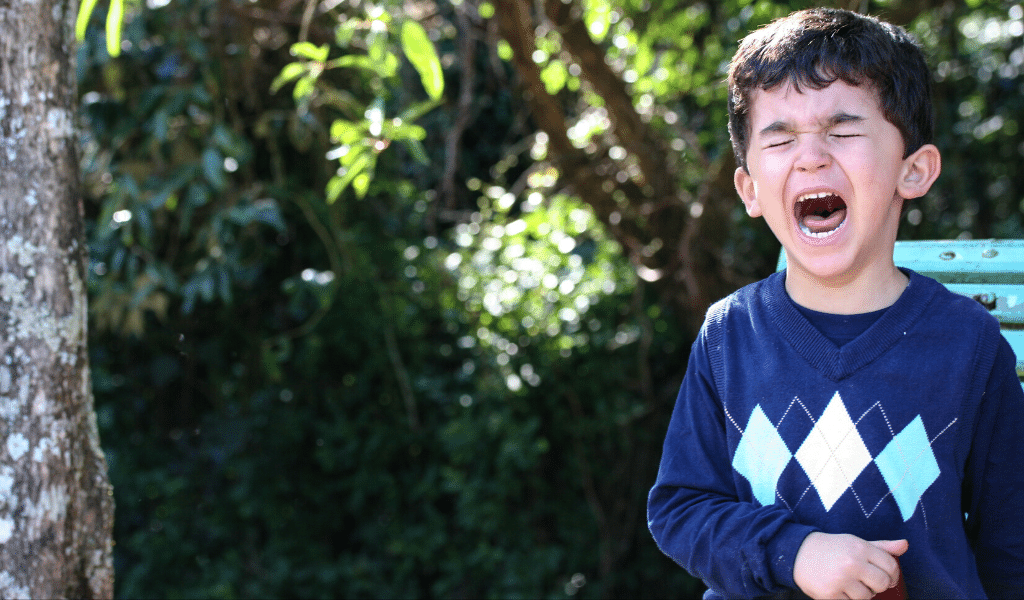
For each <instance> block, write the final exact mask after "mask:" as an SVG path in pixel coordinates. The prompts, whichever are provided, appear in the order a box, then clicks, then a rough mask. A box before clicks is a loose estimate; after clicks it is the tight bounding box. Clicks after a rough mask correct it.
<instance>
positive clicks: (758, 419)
mask: <svg viewBox="0 0 1024 600" xmlns="http://www.w3.org/2000/svg"><path fill="white" fill-rule="evenodd" d="M871 411H878V412H879V413H881V415H882V417H883V419H884V420H885V422H886V424H887V425H888V426H889V434H890V436H891V438H892V439H891V441H890V442H889V443H888V444H887V445H886V446H885V448H884V449H883V450H882V451H881V452H879V453H878V455H877V456H871V454H870V452H869V451H868V448H867V446H866V445H865V444H864V440H863V439H862V437H861V434H860V432H859V431H858V429H857V423H858V422H860V421H861V420H862V419H863V418H864V417H865V416H866V415H867V414H868V413H869V412H871ZM786 418H798V419H799V418H805V419H808V420H809V421H810V424H811V429H810V431H809V432H808V434H807V436H806V438H805V439H804V440H803V442H802V443H801V444H800V445H799V447H797V448H796V449H795V451H793V450H791V449H790V447H789V446H787V444H786V442H785V441H784V440H783V439H782V436H781V435H780V434H779V431H778V425H781V422H782V420H784V419H786ZM729 419H730V420H731V421H732V422H733V425H734V426H735V427H736V428H737V429H738V430H739V431H740V432H741V433H742V437H741V438H740V443H739V444H738V445H737V447H736V452H735V454H734V456H733V461H732V466H733V468H734V469H736V471H737V472H738V473H739V474H740V475H742V476H743V477H745V478H746V479H747V481H749V482H750V486H751V489H752V491H753V494H754V497H755V498H756V499H757V501H758V502H760V503H761V504H762V505H766V506H767V505H770V504H774V503H775V501H776V496H777V491H776V485H777V483H778V481H779V477H781V475H782V472H783V470H785V468H786V466H787V465H788V464H789V463H790V461H792V460H796V462H797V464H799V466H800V467H801V468H802V469H803V470H804V472H805V473H806V474H807V477H808V479H810V481H811V485H810V486H809V487H808V489H806V490H804V493H803V494H802V495H801V496H800V497H799V498H797V499H796V500H795V502H794V501H793V500H792V499H786V498H781V497H780V499H781V500H782V501H783V502H784V503H786V504H787V505H788V506H789V507H790V509H793V508H795V505H796V504H799V503H800V502H803V501H805V496H806V495H807V493H808V492H809V491H810V490H811V489H813V490H814V491H815V492H816V493H817V496H818V498H819V499H820V500H821V503H822V504H823V505H824V507H825V510H826V511H829V510H831V508H832V506H833V505H835V503H836V501H837V500H839V498H840V497H841V496H842V495H843V494H845V493H847V492H849V493H851V494H853V496H854V497H855V499H856V501H857V504H858V505H859V506H860V508H861V511H862V512H863V513H864V516H865V517H870V516H871V514H872V513H874V512H875V509H877V508H878V506H879V505H880V504H881V503H882V502H884V501H885V500H886V499H887V498H892V500H893V501H895V502H896V505H897V506H898V507H899V510H900V514H901V515H902V516H903V520H904V521H906V520H908V519H910V517H911V516H912V515H913V514H914V511H915V509H916V507H917V504H918V501H919V500H920V499H921V495H922V494H924V492H925V490H927V489H928V487H929V486H931V484H932V483H934V482H935V480H936V479H938V477H939V474H940V469H939V464H938V462H937V461H936V460H935V454H934V453H933V452H932V447H931V446H932V443H933V442H934V441H935V439H937V438H938V437H939V436H941V435H942V433H943V432H945V430H946V429H947V428H948V427H949V426H950V425H952V423H949V424H947V425H946V426H945V427H943V428H942V430H941V431H940V432H939V433H938V434H937V435H936V436H935V437H934V438H932V439H929V437H928V432H927V430H926V429H925V426H924V422H923V420H922V418H921V416H920V415H918V416H917V417H916V418H914V420H913V421H911V422H910V423H909V424H908V425H906V426H905V427H904V428H903V429H902V430H900V431H899V432H896V431H894V430H893V429H892V426H891V424H890V423H889V419H888V417H887V416H886V413H885V408H884V406H883V405H882V403H881V402H877V403H875V404H874V405H873V406H871V408H869V409H868V410H867V411H865V413H864V414H863V415H860V416H859V417H858V418H857V420H856V421H855V420H854V419H853V418H852V417H851V416H850V414H849V412H848V411H847V408H846V405H845V404H844V403H843V398H842V396H841V395H840V394H839V392H836V393H835V395H834V396H833V397H832V400H831V401H830V402H829V403H828V406H827V407H826V408H825V410H824V412H823V413H822V414H821V415H817V416H815V415H813V414H811V413H810V411H808V409H807V407H806V406H805V405H804V404H803V402H801V401H800V399H799V398H794V399H793V401H792V402H791V403H790V405H789V407H788V408H787V409H786V411H785V413H784V414H783V416H782V418H781V419H780V420H779V423H776V424H772V422H771V421H770V420H769V419H768V417H767V415H765V412H764V410H763V409H762V408H761V405H760V404H758V405H756V406H755V407H754V410H753V412H752V413H751V415H750V418H749V420H748V421H747V424H746V428H745V429H744V428H740V427H739V425H738V424H737V423H736V421H735V420H733V419H732V416H731V415H729ZM872 462H874V464H875V467H877V468H878V470H879V472H880V473H881V474H882V477H883V478H884V480H885V483H886V485H887V486H888V493H886V494H885V495H883V496H882V497H881V498H877V499H874V498H869V497H866V496H865V494H866V493H867V492H865V491H861V492H858V490H857V489H856V487H855V485H854V483H855V481H856V480H857V477H858V476H859V475H860V474H861V472H862V471H863V470H864V469H865V468H866V467H868V465H870V464H871V463H872Z"/></svg>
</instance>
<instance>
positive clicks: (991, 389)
mask: <svg viewBox="0 0 1024 600" xmlns="http://www.w3.org/2000/svg"><path fill="white" fill-rule="evenodd" d="M1022 457H1024V391H1022V389H1021V384H1020V381H1019V380H1018V379H1017V374H1016V359H1015V357H1014V354H1013V350H1012V349H1011V348H1010V345H1009V344H1008V343H1007V341H1006V340H1005V339H1003V338H1002V336H1000V346H999V350H998V351H997V354H996V359H995V364H994V366H993V368H992V372H991V374H990V376H989V379H988V383H987V384H986V388H985V393H984V396H983V399H982V403H981V405H980V409H979V414H978V420H977V425H976V427H975V431H974V440H973V443H972V445H971V452H970V454H969V455H968V459H967V465H966V471H965V473H964V488H965V489H964V495H963V497H964V511H965V512H966V513H967V515H968V516H967V524H966V527H967V535H968V537H969V539H970V540H971V543H972V545H973V547H974V555H975V560H976V562H977V566H978V574H979V575H980V577H981V580H982V584H983V585H984V587H985V591H986V593H987V594H988V596H989V597H990V598H1024V525H1022V523H1024V464H1022V462H1021V461H1022Z"/></svg>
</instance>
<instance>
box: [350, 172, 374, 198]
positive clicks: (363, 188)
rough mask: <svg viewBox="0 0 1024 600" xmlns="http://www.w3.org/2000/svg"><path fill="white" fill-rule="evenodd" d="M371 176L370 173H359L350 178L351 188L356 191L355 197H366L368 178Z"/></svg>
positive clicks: (368, 185) (368, 184) (368, 186)
mask: <svg viewBox="0 0 1024 600" xmlns="http://www.w3.org/2000/svg"><path fill="white" fill-rule="evenodd" d="M371 179H372V176H371V174H370V173H360V174H359V175H357V176H356V177H355V179H353V180H352V189H353V190H354V191H355V193H356V198H359V199H360V200H362V199H363V198H365V197H366V192H367V191H369V189H370V180H371Z"/></svg>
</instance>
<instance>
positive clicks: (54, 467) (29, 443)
mask: <svg viewBox="0 0 1024 600" xmlns="http://www.w3.org/2000/svg"><path fill="white" fill-rule="evenodd" d="M75 4H77V3H71V2H69V1H67V0H39V1H21V2H11V1H10V0H0V48H2V51H0V56H2V58H3V60H2V61H0V207H2V208H0V597H4V598H26V597H32V598H62V597H71V598H96V597H112V596H113V566H112V558H111V554H112V544H113V543H112V539H111V528H112V524H113V496H112V491H111V487H110V484H109V482H108V480H107V470H106V462H105V460H104V457H103V453H102V450H101V449H100V446H99V434H98V431H97V427H96V417H95V413H94V412H93V405H92V393H91V384H90V379H89V365H88V354H87V352H86V296H85V266H86V265H85V263H86V248H85V243H84V237H83V233H84V232H83V228H82V207H81V200H80V195H79V174H78V156H77V139H76V137H75V117H74V107H75V105H76V90H75V68H74V61H73V56H74V40H73V24H74V17H75V10H76V6H75Z"/></svg>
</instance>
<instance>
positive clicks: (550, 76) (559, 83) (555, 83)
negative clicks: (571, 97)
mask: <svg viewBox="0 0 1024 600" xmlns="http://www.w3.org/2000/svg"><path fill="white" fill-rule="evenodd" d="M568 78H569V71H568V70H566V68H565V65H563V64H562V61H560V60H553V61H551V62H549V63H548V65H547V66H546V67H544V70H543V71H541V72H540V79H541V81H543V82H544V89H545V90H547V92H548V93H549V94H551V95H552V96H553V95H555V94H557V93H558V92H560V91H562V88H563V87H565V82H566V80H568Z"/></svg>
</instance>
